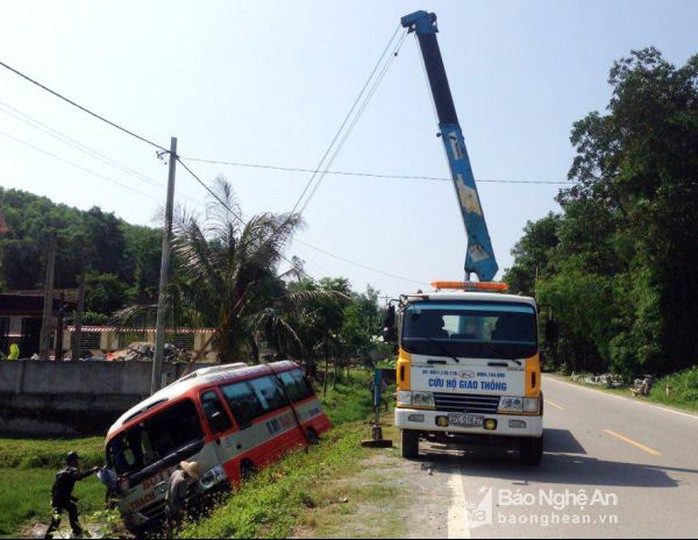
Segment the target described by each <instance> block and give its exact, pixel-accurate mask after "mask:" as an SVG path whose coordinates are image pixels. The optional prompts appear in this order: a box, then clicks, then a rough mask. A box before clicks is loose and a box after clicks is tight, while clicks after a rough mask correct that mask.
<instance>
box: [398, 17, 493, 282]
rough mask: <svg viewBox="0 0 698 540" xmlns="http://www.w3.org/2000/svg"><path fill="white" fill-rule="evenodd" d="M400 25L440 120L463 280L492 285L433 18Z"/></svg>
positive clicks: (487, 246) (489, 254)
mask: <svg viewBox="0 0 698 540" xmlns="http://www.w3.org/2000/svg"><path fill="white" fill-rule="evenodd" d="M400 22H401V24H402V26H403V27H405V28H408V31H409V32H414V33H415V34H416V36H417V39H418V41H419V47H420V49H421V51H422V57H423V58H424V65H425V67H426V70H427V77H428V79H429V86H430V87H431V93H432V95H433V96H434V103H435V105H436V113H437V116H438V118H439V132H440V133H439V134H440V136H441V140H442V141H443V144H444V148H445V149H446V156H447V157H448V163H449V167H450V169H451V177H452V178H453V184H454V187H455V189H456V195H457V197H458V202H459V204H460V207H461V213H462V214H463V224H464V225H465V231H466V233H467V235H468V247H467V250H466V257H465V277H466V279H469V276H470V274H471V273H474V274H475V275H476V276H477V277H478V280H479V281H492V279H493V278H494V276H495V274H496V273H497V270H498V268H499V267H498V266H497V261H496V260H495V256H494V250H493V249H492V242H491V241H490V235H489V233H488V231H487V223H486V222H485V216H484V214H483V212H482V205H481V204H480V197H479V195H478V193H477V186H476V185H475V177H474V176H473V171H472V168H471V166H470V159H469V158H468V151H467V149H466V147H465V140H464V139H463V132H462V130H461V127H460V124H459V122H458V115H457V114H456V107H455V105H454V104H453V97H452V95H451V89H450V87H449V84H448V78H447V77H446V70H445V69H444V64H443V60H442V58H441V51H440V49H439V44H438V42H437V40H436V32H438V28H437V26H436V14H434V13H427V12H426V11H416V12H414V13H411V14H410V15H406V16H405V17H403V18H402V19H401V20H400Z"/></svg>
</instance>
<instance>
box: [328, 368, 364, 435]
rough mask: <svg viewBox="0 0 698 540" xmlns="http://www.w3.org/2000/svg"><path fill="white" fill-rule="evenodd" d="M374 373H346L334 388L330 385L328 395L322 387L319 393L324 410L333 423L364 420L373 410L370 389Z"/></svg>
mask: <svg viewBox="0 0 698 540" xmlns="http://www.w3.org/2000/svg"><path fill="white" fill-rule="evenodd" d="M371 377H372V374H371V373H370V372H368V371H352V372H350V374H349V377H347V376H346V375H345V376H344V377H343V378H342V379H341V380H339V381H337V384H336V385H335V387H334V388H332V385H331V384H329V385H328V389H327V395H323V394H322V388H319V389H318V391H317V393H318V396H319V397H320V401H321V402H322V410H323V411H324V412H325V413H326V414H327V416H328V417H329V419H330V420H331V421H332V424H333V425H339V424H344V423H346V422H357V421H359V420H364V419H365V418H366V415H367V414H368V413H369V412H370V411H371V409H372V406H373V398H372V396H371V392H369V390H368V384H369V382H370V381H371Z"/></svg>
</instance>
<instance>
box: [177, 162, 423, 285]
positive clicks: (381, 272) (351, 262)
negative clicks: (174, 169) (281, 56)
mask: <svg viewBox="0 0 698 540" xmlns="http://www.w3.org/2000/svg"><path fill="white" fill-rule="evenodd" d="M177 161H179V163H180V164H181V165H182V166H183V167H184V169H185V170H186V171H187V172H188V173H189V174H190V175H191V176H192V177H193V178H194V179H195V180H196V181H197V182H198V183H199V184H201V186H203V188H204V189H205V190H206V191H207V192H208V193H209V194H210V195H211V196H212V197H213V198H214V199H216V200H217V201H218V202H219V203H220V204H221V205H222V206H223V208H224V209H225V210H226V211H228V212H229V213H230V214H231V215H232V216H233V217H234V218H235V219H237V220H238V221H239V222H240V223H241V224H242V225H243V226H245V225H246V224H247V220H245V219H244V214H241V213H240V214H238V213H237V212H235V211H233V210H232V209H231V208H230V207H229V206H228V205H227V204H225V203H224V202H223V201H222V200H221V199H220V197H218V196H217V195H216V193H215V192H213V191H212V190H211V189H210V188H209V187H208V186H207V185H206V184H205V183H204V182H203V181H202V180H201V178H199V176H198V175H197V174H196V173H195V172H194V171H192V170H191V168H189V167H188V166H187V165H186V164H185V163H184V162H183V161H182V160H181V159H180V158H179V156H177ZM272 234H273V233H272ZM293 242H297V243H299V244H301V245H303V246H306V247H309V248H310V249H314V250H315V251H319V252H320V253H324V254H325V255H327V256H328V257H332V258H334V259H337V260H340V261H343V262H345V263H348V264H351V265H354V266H357V267H359V268H363V269H364V270H369V271H371V272H375V273H378V274H382V275H385V276H389V277H392V278H395V279H400V280H403V281H408V282H410V283H416V284H419V285H424V284H425V283H426V282H424V281H416V280H414V279H410V278H406V277H404V276H399V275H397V274H392V273H390V272H386V271H384V270H379V269H377V268H373V267H371V266H368V265H365V264H362V263H359V262H356V261H352V260H351V259H347V258H345V257H341V256H339V255H335V254H334V253H330V252H329V251H327V250H324V249H322V248H319V247H317V246H314V245H312V244H308V243H307V242H303V241H302V240H298V239H293ZM282 259H284V260H285V261H286V262H287V263H289V264H290V265H291V266H292V267H294V268H296V265H295V264H294V263H293V261H291V260H290V259H288V258H287V257H286V256H284V255H282ZM301 273H302V274H303V275H304V276H305V277H307V278H308V279H310V280H311V281H312V282H313V283H317V279H316V278H314V277H313V276H312V275H310V274H308V273H307V272H306V271H305V270H302V271H301Z"/></svg>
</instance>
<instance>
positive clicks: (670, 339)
mask: <svg viewBox="0 0 698 540" xmlns="http://www.w3.org/2000/svg"><path fill="white" fill-rule="evenodd" d="M609 83H610V84H611V85H612V87H613V95H612V98H611V100H610V103H609V106H608V110H607V113H606V114H601V113H599V112H592V113H590V114H589V115H587V116H586V117H585V118H584V119H582V120H580V121H578V122H576V123H575V124H574V126H573V129H572V136H571V141H572V144H573V145H574V146H575V148H576V150H577V155H576V157H575V158H574V161H573V164H572V167H571V169H570V172H569V178H570V179H572V180H575V184H574V186H572V187H571V188H569V189H565V190H562V191H561V192H560V194H559V196H558V202H559V203H560V205H561V206H562V209H563V213H562V214H561V216H560V217H559V219H558V222H557V224H556V226H555V227H554V230H555V236H556V238H557V244H555V245H554V248H552V249H551V246H552V245H553V244H554V243H553V242H551V241H550V237H549V236H547V237H546V236H544V235H543V236H542V237H540V236H539V235H537V234H536V233H538V232H539V230H543V229H545V227H546V225H550V224H549V223H546V220H547V219H549V218H550V216H548V218H546V219H544V220H541V221H539V222H537V223H536V224H529V225H528V226H527V229H526V231H525V235H524V237H523V238H522V240H521V242H519V244H517V247H516V249H515V253H514V254H515V256H516V260H515V263H514V265H513V266H512V269H511V270H510V271H509V275H510V276H509V279H510V280H511V281H513V283H514V284H515V285H516V287H517V288H518V290H522V291H524V292H530V291H531V275H532V274H531V265H532V264H537V265H540V267H541V268H543V271H542V272H541V273H540V275H539V278H540V280H539V284H538V285H539V293H540V299H541V300H545V301H547V302H550V303H551V304H552V307H553V309H554V311H555V313H556V314H557V315H558V316H559V317H560V318H561V321H562V323H563V324H562V333H561V340H560V344H559V345H560V348H561V349H564V350H565V354H566V356H567V357H568V359H570V361H571V362H572V363H573V364H574V365H575V366H577V367H579V368H580V369H594V370H597V369H606V368H607V367H608V366H611V367H612V368H613V369H614V370H615V371H618V372H620V373H623V374H625V375H627V376H631V375H632V374H635V373H638V372H640V371H650V372H656V373H665V372H670V371H674V370H679V369H682V368H684V367H687V366H690V365H693V364H695V363H697V362H698V352H696V349H695V346H694V345H693V337H692V335H693V333H694V329H695V327H696V323H697V322H698V316H697V315H696V313H698V311H696V309H695V306H696V305H697V302H698V274H697V273H696V272H695V270H694V262H693V261H694V258H695V253H696V252H698V235H696V234H695V225H694V223H695V222H694V220H695V216H696V215H697V214H698V182H696V181H695V178H696V172H697V171H698V55H697V56H693V57H692V58H690V59H689V61H688V62H687V64H686V65H685V66H682V67H678V68H677V67H675V66H673V65H672V64H670V63H669V62H667V61H666V60H665V59H664V58H663V57H662V55H661V53H660V52H659V51H658V50H656V49H655V48H653V47H650V48H647V49H643V50H640V51H632V53H631V55H630V56H629V57H627V58H623V59H621V60H619V61H617V62H615V63H614V65H613V67H612V68H611V71H610V77H609ZM541 253H542V254H544V256H541ZM543 259H544V260H543ZM541 260H543V262H542V263H541Z"/></svg>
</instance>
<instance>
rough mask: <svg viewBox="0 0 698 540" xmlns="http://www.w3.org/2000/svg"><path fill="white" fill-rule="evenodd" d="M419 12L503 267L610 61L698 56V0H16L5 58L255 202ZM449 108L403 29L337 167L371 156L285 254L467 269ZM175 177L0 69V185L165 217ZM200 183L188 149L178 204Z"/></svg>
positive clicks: (262, 208) (274, 187)
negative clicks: (429, 18) (173, 148)
mask: <svg viewBox="0 0 698 540" xmlns="http://www.w3.org/2000/svg"><path fill="white" fill-rule="evenodd" d="M420 9H424V10H427V11H431V12H434V13H436V15H437V17H438V27H439V34H438V40H439V44H440V47H441V52H442V56H443V59H444V64H445V68H446V72H447V75H448V78H449V82H450V86H451V91H452V94H453V99H454V102H455V106H456V110H457V112H458V116H459V119H460V123H461V127H462V129H463V133H464V137H465V142H466V146H467V148H468V152H469V155H470V160H471V164H472V168H473V171H474V174H475V178H476V181H477V182H478V190H479V193H480V199H481V203H482V206H483V208H484V214H485V218H486V220H487V224H488V227H489V232H490V236H491V238H492V243H493V247H494V251H495V254H496V257H497V262H498V264H499V267H500V272H499V274H498V275H497V277H498V278H501V275H502V271H503V270H504V269H505V268H508V267H510V266H511V265H512V263H513V258H512V255H511V253H510V252H511V249H512V248H513V247H514V245H515V244H516V242H517V241H518V240H519V239H520V238H521V235H522V233H523V228H524V227H525V225H526V223H527V222H528V221H535V220H538V219H540V218H542V217H544V216H545V215H546V214H547V213H548V212H551V211H552V212H559V211H560V208H559V206H558V205H557V204H556V202H555V196H556V194H557V192H558V190H559V189H560V188H562V187H564V184H563V183H564V182H566V181H567V172H568V170H569V168H570V165H571V163H572V159H573V157H574V155H575V154H574V148H573V147H572V146H571V144H570V141H569V135H570V130H571V128H572V125H573V123H574V122H575V121H577V120H580V119H582V118H583V117H584V116H586V115H587V114H588V113H590V112H592V111H595V110H598V111H601V112H603V111H604V109H605V108H606V106H607V104H608V101H609V99H610V97H611V88H610V86H609V85H608V82H607V79H608V71H609V69H610V67H611V66H612V63H613V62H614V60H617V59H619V58H621V57H624V56H628V55H629V54H630V51H631V50H633V49H640V48H644V47H648V46H651V45H654V46H656V47H657V48H658V49H659V50H660V51H661V52H662V53H663V54H664V56H665V58H666V59H667V60H669V61H670V62H672V63H674V64H675V65H683V64H685V63H686V61H687V60H688V59H689V57H690V56H691V55H694V54H696V53H698V39H696V28H698V2H694V1H691V0H687V1H679V0H676V1H668V0H665V1H642V0H615V1H613V2H608V1H601V0H590V1H584V2H582V1H565V0H556V1H543V0H538V1H536V2H523V1H518V0H517V1H503V0H500V1H489V0H469V1H467V2H466V1H454V0H449V1H439V0H432V1H426V0H423V1H421V2H416V1H412V0H409V1H408V0H405V1H396V0H385V1H381V2H375V1H369V0H352V1H311V0H294V1H292V2H291V1H287V0H250V1H242V0H225V1H213V0H199V1H197V2H185V1H181V0H169V1H150V2H141V1H134V0H124V1H120V2H97V1H84V2H78V1H73V0H65V1H63V2H52V1H51V2H49V1H47V2H38V1H31V0H29V1H27V0H4V1H3V2H2V3H0V61H2V62H4V63H6V64H8V65H10V66H12V67H13V68H15V69H17V70H19V71H21V72H22V73H24V74H26V75H28V76H29V77H31V78H33V79H35V80H37V81H39V82H41V83H42V84H44V85H45V86H47V87H49V88H51V89H53V90H55V91H57V92H59V93H60V94H62V95H64V96H66V97H68V98H70V99H71V100H73V101H75V102H77V103H79V104H81V105H82V106H84V107H86V108H89V109H90V110H92V111H94V112H96V113H97V114H99V115H101V116H103V117H106V118H108V119H109V120H111V121H112V122H115V123H117V124H119V125H121V126H123V127H125V128H127V129H128V130H130V131H132V132H134V133H136V134H138V135H140V136H142V137H144V138H146V139H148V140H149V141H152V142H155V143H156V144H158V145H160V146H163V147H169V144H170V138H171V137H176V138H177V143H178V154H179V155H180V156H181V159H182V160H183V162H184V163H185V164H187V166H189V167H190V169H191V170H192V171H193V172H194V173H195V174H196V175H197V176H198V177H199V179H201V180H202V181H203V182H204V183H206V184H208V185H210V184H211V183H212V181H213V180H214V178H216V177H217V176H219V175H222V176H224V177H226V178H227V179H228V181H229V182H230V183H231V184H232V186H233V188H234V189H235V191H236V193H237V196H238V199H239V202H240V205H241V207H242V210H243V212H244V216H245V217H249V216H252V215H254V214H258V213H260V212H266V211H270V212H287V211H290V210H291V209H292V208H293V207H294V205H295V204H296V202H297V201H298V200H299V197H300V196H301V193H302V192H303V190H304V188H305V186H306V185H307V184H308V182H309V181H310V179H311V174H310V173H308V172H302V171H285V170H284V171H282V170H276V169H270V168H268V167H280V168H287V169H309V170H313V169H315V168H316V167H317V166H318V165H319V164H320V160H321V158H322V156H323V154H324V153H325V152H326V151H327V149H328V147H330V144H331V142H332V141H333V138H334V137H335V135H336V134H337V132H338V130H339V129H340V126H341V125H342V122H343V121H344V119H345V117H346V115H347V113H348V112H349V110H350V108H351V106H352V104H353V103H354V102H355V100H356V99H357V96H358V95H359V93H360V91H361V90H362V87H363V86H364V84H365V83H366V80H367V79H368V77H369V74H370V73H371V70H372V69H373V68H374V66H375V65H376V62H377V61H378V59H379V58H380V57H381V53H382V52H383V51H384V49H385V47H386V45H387V44H388V43H389V41H390V39H391V37H392V36H393V35H394V33H395V31H396V30H397V29H398V26H399V20H400V17H402V16H404V15H406V14H408V13H411V12H413V11H416V10H420ZM399 35H401V34H399ZM390 51H391V52H392V51H393V50H392V49H390ZM437 123H438V122H437V119H436V116H435V113H434V109H433V105H432V100H431V95H430V91H429V88H428V86H427V83H426V78H425V75H424V69H423V66H422V61H421V57H420V53H419V49H418V47H417V44H416V41H415V39H414V37H413V36H411V35H410V36H407V38H406V39H405V40H404V42H403V43H402V45H401V47H400V48H399V51H398V54H397V56H393V57H391V62H390V64H389V67H388V69H387V71H386V72H385V76H384V78H383V79H382V82H381V84H380V85H379V86H378V87H377V88H376V91H375V93H374V94H373V96H372V98H371V99H370V101H368V103H367V105H366V107H365V109H364V110H363V113H362V114H361V115H360V117H359V118H358V121H357V123H356V125H355V127H354V129H353V130H352V131H351V132H350V134H349V136H348V137H347V139H346V141H345V143H344V144H343V145H342V146H341V148H340V149H339V151H338V153H337V154H336V158H335V159H334V161H333V163H332V165H331V170H332V171H340V172H351V173H359V175H337V174H327V175H325V176H323V177H322V180H321V181H320V182H319V183H318V184H317V188H316V189H315V191H314V193H313V195H312V197H311V198H310V199H309V200H308V201H307V205H306V206H305V209H304V212H303V218H304V221H305V227H304V229H303V230H302V231H300V232H299V233H297V235H296V237H295V240H294V242H293V243H292V244H291V245H290V246H289V248H288V250H287V251H286V256H287V258H289V259H290V257H291V256H294V255H295V256H298V257H300V258H301V259H303V260H304V261H305V270H306V271H307V272H308V273H309V274H310V275H311V276H313V277H315V278H321V277H324V276H329V277H340V276H341V277H345V278H348V279H349V280H350V281H351V283H352V286H353V288H354V290H356V291H358V292H363V291H365V289H366V287H367V285H370V286H372V287H373V288H374V289H378V290H379V291H380V294H381V296H383V295H386V296H390V297H396V296H397V295H399V294H401V293H407V292H413V291H415V290H416V289H417V288H422V289H424V290H428V289H429V288H430V287H429V285H428V284H429V282H431V281H433V280H436V279H441V280H444V279H448V280H459V279H462V278H463V264H464V260H465V250H466V245H467V240H466V233H465V230H464V227H463V223H462V219H461V215H460V210H459V207H458V203H457V199H456V195H455V192H454V189H453V186H452V183H451V182H450V180H448V178H450V173H449V169H448V163H447V160H446V157H445V153H444V151H443V148H442V143H441V140H440V139H439V138H437V137H436V133H437V129H438V127H437ZM51 134H53V135H54V136H51ZM57 137H58V138H57ZM65 137H69V138H70V139H68V142H69V144H66V143H65V142H62V141H65V140H66V139H65ZM60 138H62V140H60ZM80 145H82V146H80ZM84 147H89V149H91V151H92V152H93V153H92V155H90V154H88V153H86V152H84V151H80V150H79V149H80V148H83V150H84ZM94 152H98V154H97V157H95V155H94ZM196 160H209V161H224V162H229V163H237V164H245V165H248V166H240V165H223V164H213V163H205V162H202V161H196ZM260 166H261V167H260ZM368 175H388V176H402V177H403V178H381V177H376V176H368ZM410 176H412V177H414V176H421V177H432V178H436V179H435V180H425V179H411V178H404V177H410ZM491 180H497V181H498V182H491ZM501 181H504V182H501ZM531 181H537V182H552V183H538V184H535V183H527V182H531ZM554 182H557V183H554ZM166 184H167V166H166V165H165V164H164V163H162V162H161V161H160V160H158V158H157V155H156V149H155V148H154V147H153V146H150V145H149V144H147V143H144V142H142V141H140V140H137V139H135V138H133V137H131V136H129V135H126V134H124V133H122V132H120V131H118V130H116V129H114V128H113V127H110V126H108V125H106V124H104V123H102V122H100V121H99V120H96V119H95V118H93V117H91V116H89V115H87V114H85V113H84V112H82V111H80V110H78V109H76V108H74V107H71V106H70V105H68V104H66V103H65V102H63V101H61V100H59V99H57V98H56V97H55V96H53V95H51V94H49V93H48V92H46V91H44V90H42V89H39V88H37V87H36V86H34V85H32V84H30V83H28V82H27V81H26V80H24V79H22V78H21V77H19V76H17V75H16V74H14V73H12V72H10V71H8V70H7V69H4V68H0V186H2V187H3V188H15V189H21V190H24V191H28V192H31V193H34V194H38V195H42V196H46V197H49V198H50V199H51V200H53V201H54V202H57V203H64V204H67V205H69V206H74V207H77V208H79V209H82V210H87V209H89V208H91V207H92V206H99V207H100V208H102V210H104V211H107V212H114V214H116V215H117V216H118V217H120V218H123V219H124V220H126V221H127V222H129V223H133V224H140V225H148V226H152V227H157V226H160V225H159V223H158V222H157V218H156V216H158V215H159V209H161V208H162V207H163V206H164V201H165V193H166ZM314 186H315V184H312V186H311V188H310V190H309V191H308V192H307V193H309V192H310V191H312V190H313V189H314ZM307 193H306V194H307ZM206 197H207V193H206V191H205V189H204V188H203V187H202V186H201V185H200V184H199V183H198V182H197V181H196V179H195V178H194V177H192V176H191V175H189V173H188V172H187V171H185V170H184V168H183V167H181V166H179V165H178V168H177V172H176V182H175V200H176V203H178V204H184V205H186V207H187V208H188V209H191V210H193V211H200V212H201V211H203V208H204V204H205V201H206ZM301 204H303V203H301ZM287 267H288V264H287V263H286V262H284V263H282V265H281V268H280V270H281V271H283V270H284V269H285V268H287Z"/></svg>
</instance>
